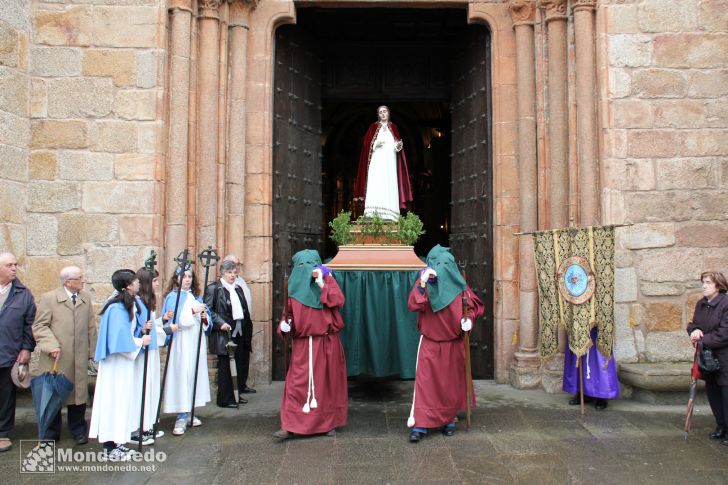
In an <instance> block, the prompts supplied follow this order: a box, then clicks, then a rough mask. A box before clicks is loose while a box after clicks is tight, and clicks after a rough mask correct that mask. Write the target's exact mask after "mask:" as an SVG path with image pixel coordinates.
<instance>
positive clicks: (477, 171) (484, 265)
mask: <svg viewBox="0 0 728 485" xmlns="http://www.w3.org/2000/svg"><path fill="white" fill-rule="evenodd" d="M460 47H461V48H459V49H456V50H455V53H456V56H455V57H454V59H453V63H452V68H453V71H452V78H451V79H452V98H451V109H452V175H451V184H452V200H451V202H450V205H451V223H450V247H451V248H452V252H453V255H454V256H455V258H456V259H457V261H458V263H459V264H461V266H462V267H463V268H464V269H465V272H466V275H467V280H468V284H469V285H470V287H471V288H472V289H473V291H474V292H475V293H476V294H477V295H478V296H479V297H480V298H481V299H482V300H483V303H485V307H486V313H485V317H484V318H482V319H479V320H478V321H477V322H474V326H473V332H472V335H471V337H470V345H471V348H470V351H471V362H472V371H473V377H474V378H479V379H492V378H493V374H494V373H493V356H494V347H493V342H494V340H493V335H494V332H493V304H494V300H493V266H492V264H493V240H492V233H493V230H492V227H493V222H492V218H493V199H492V195H493V193H492V178H493V175H492V171H491V168H492V142H491V140H492V136H491V133H492V127H491V100H490V92H491V90H490V36H489V34H488V31H487V30H486V29H485V28H484V27H482V26H478V25H473V26H469V27H468V29H467V32H466V33H465V34H464V36H463V38H462V40H461V44H460Z"/></svg>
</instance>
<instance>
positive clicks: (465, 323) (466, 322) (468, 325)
mask: <svg viewBox="0 0 728 485" xmlns="http://www.w3.org/2000/svg"><path fill="white" fill-rule="evenodd" d="M460 328H462V329H463V332H469V331H470V330H471V329H472V328H473V322H471V321H470V319H469V318H463V319H462V320H460Z"/></svg>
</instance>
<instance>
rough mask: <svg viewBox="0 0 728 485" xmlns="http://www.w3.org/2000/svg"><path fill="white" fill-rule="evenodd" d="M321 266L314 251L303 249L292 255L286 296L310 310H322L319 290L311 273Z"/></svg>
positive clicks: (316, 252) (318, 257)
mask: <svg viewBox="0 0 728 485" xmlns="http://www.w3.org/2000/svg"><path fill="white" fill-rule="evenodd" d="M316 266H321V257H320V256H319V253H318V251H316V250H314V249H304V250H303V251H299V252H297V253H296V254H294V255H293V270H291V276H290V277H289V278H288V296H289V297H291V298H293V299H294V300H296V301H298V302H300V303H301V304H303V305H306V306H307V307H311V308H319V309H320V308H323V305H322V304H321V288H319V287H318V285H317V284H316V282H315V281H314V279H313V278H312V277H311V273H312V272H313V270H314V269H316Z"/></svg>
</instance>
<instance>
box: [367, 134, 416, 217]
mask: <svg viewBox="0 0 728 485" xmlns="http://www.w3.org/2000/svg"><path fill="white" fill-rule="evenodd" d="M388 123H389V130H390V131H391V132H392V135H393V136H394V140H395V141H401V140H402V137H401V136H400V135H399V129H398V128H397V125H395V124H394V123H392V122H391V121H389V122H388ZM381 126H382V123H381V122H379V121H375V122H374V123H372V124H371V125H369V129H368V130H367V132H366V134H365V135H364V141H363V142H362V144H361V153H360V154H359V168H358V170H357V175H356V183H355V184H354V200H361V201H364V198H365V197H366V194H367V182H368V180H367V177H368V175H369V162H370V161H371V159H372V151H374V147H373V146H372V145H374V140H376V139H377V133H378V132H379V129H380V128H381ZM397 188H398V189H399V208H400V209H404V208H405V207H406V205H407V202H412V187H411V186H410V179H409V170H408V169H407V157H406V156H405V153H404V148H403V149H402V150H400V151H399V152H397Z"/></svg>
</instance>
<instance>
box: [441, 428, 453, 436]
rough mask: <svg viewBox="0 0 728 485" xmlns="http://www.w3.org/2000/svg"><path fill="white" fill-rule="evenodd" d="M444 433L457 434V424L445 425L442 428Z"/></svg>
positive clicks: (446, 434) (448, 434) (447, 434)
mask: <svg viewBox="0 0 728 485" xmlns="http://www.w3.org/2000/svg"><path fill="white" fill-rule="evenodd" d="M442 434H443V435H445V436H452V435H454V434H455V426H444V427H443V428H442Z"/></svg>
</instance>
